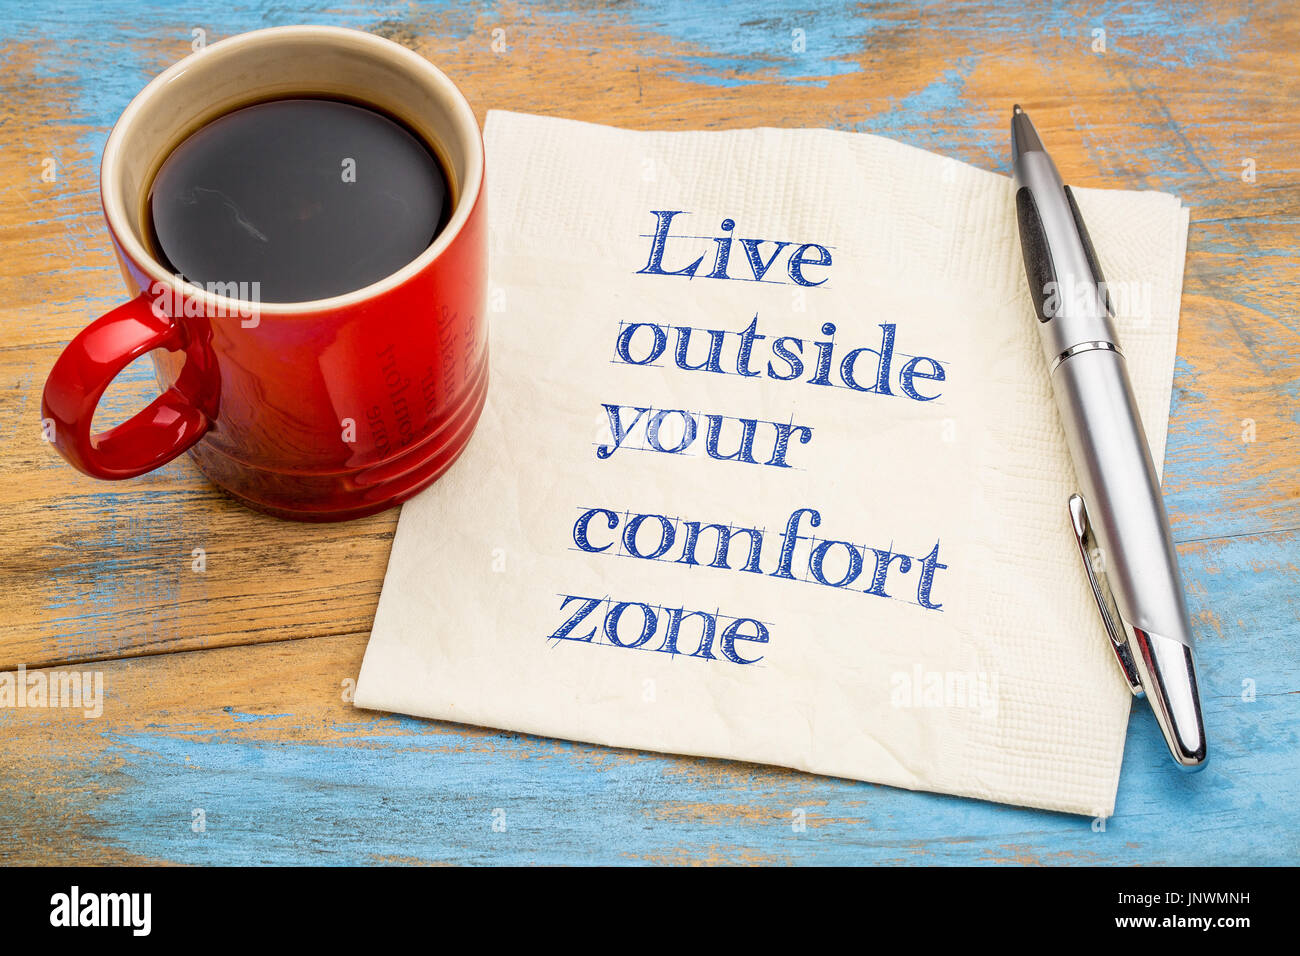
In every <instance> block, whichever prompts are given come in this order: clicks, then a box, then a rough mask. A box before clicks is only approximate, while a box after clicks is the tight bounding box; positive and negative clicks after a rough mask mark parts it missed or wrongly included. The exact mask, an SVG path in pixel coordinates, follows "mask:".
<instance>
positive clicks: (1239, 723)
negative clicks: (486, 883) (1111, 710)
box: [0, 533, 1300, 865]
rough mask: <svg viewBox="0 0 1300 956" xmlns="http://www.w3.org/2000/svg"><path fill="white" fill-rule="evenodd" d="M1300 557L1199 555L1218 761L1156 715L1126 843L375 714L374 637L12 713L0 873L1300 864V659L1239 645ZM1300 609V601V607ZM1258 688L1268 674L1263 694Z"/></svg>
mask: <svg viewBox="0 0 1300 956" xmlns="http://www.w3.org/2000/svg"><path fill="white" fill-rule="evenodd" d="M1283 539H1285V540H1283ZM1298 546H1300V535H1297V534H1295V533H1291V534H1289V535H1264V536H1261V541H1260V544H1259V546H1258V547H1247V546H1246V545H1243V543H1242V539H1240V538H1233V539H1220V540H1216V541H1212V542H1201V543H1198V544H1196V545H1193V546H1189V547H1187V548H1185V549H1184V555H1183V556H1184V560H1185V561H1186V563H1187V564H1188V566H1189V568H1190V569H1191V570H1192V573H1193V575H1194V576H1195V578H1196V579H1197V580H1202V581H1205V582H1207V583H1208V586H1207V590H1205V591H1204V592H1199V593H1195V594H1194V595H1193V603H1194V606H1195V607H1196V609H1197V612H1198V617H1199V618H1200V620H1201V621H1202V622H1203V623H1204V624H1205V625H1206V626H1205V628H1204V629H1203V630H1204V632H1205V637H1204V641H1205V643H1206V644H1207V645H1209V646H1208V647H1207V652H1206V653H1205V655H1204V656H1203V658H1202V660H1203V662H1205V667H1204V668H1203V672H1202V682H1203V688H1204V693H1205V698H1206V699H1205V703H1206V719H1207V721H1208V723H1209V726H1210V728H1211V732H1212V734H1213V743H1214V745H1215V747H1216V753H1215V757H1214V762H1213V763H1212V764H1211V766H1210V767H1209V768H1208V769H1207V770H1206V771H1204V772H1203V773H1202V774H1199V775H1196V776H1185V775H1182V774H1179V773H1177V772H1176V771H1174V770H1173V768H1172V767H1170V766H1169V765H1168V761H1167V757H1166V756H1165V754H1164V743H1163V741H1162V740H1161V739H1160V737H1159V734H1158V732H1157V731H1156V730H1155V727H1154V722H1153V721H1152V720H1151V719H1150V716H1149V715H1148V714H1145V713H1142V712H1135V716H1134V719H1133V722H1132V726H1131V734H1130V739H1129V742H1128V748H1127V754H1126V763H1125V772H1124V776H1123V780H1122V783H1121V785H1120V793H1119V798H1118V801H1117V804H1116V813H1115V816H1114V817H1112V818H1111V819H1110V820H1108V821H1106V826H1105V829H1104V830H1099V829H1097V826H1098V825H1096V824H1095V822H1094V821H1091V820H1088V819H1086V818H1080V817H1072V816H1068V815H1063V814H1051V813H1044V812H1039V811H1032V810H1021V809H1015V808H1010V807H996V806H993V805H990V804H981V803H978V802H975V801H969V800H961V799H958V798H953V797H944V796H939V795H935V794H922V793H910V792H907V791H901V790H895V789H892V788H889V787H878V786H872V785H869V784H860V783H854V782H850V781H844V780H834V779H828V778H823V777H814V776H811V775H808V774H802V773H798V772H795V771H789V770H783V769H778V768H772V767H762V766H756V765H751V764H739V763H731V762H726V761H717V760H703V759H695V758H680V757H665V756H657V755H647V754H639V753H635V752H631V751H623V750H612V749H609V748H604V747H597V746H593V745H587V744H574V743H567V742H564V741H555V740H546V739H541V738H535V737H526V736H521V735H517V734H511V733H505V732H500V731H494V730H487V729H481V728H470V727H463V726H457V725H451V724H442V723H436V722H432V721H423V720H417V719H414V718H405V717H394V716H390V715H380V714H374V713H370V712H365V711H358V710H355V709H353V708H352V706H351V705H350V704H349V703H348V702H347V701H346V700H345V695H346V693H347V691H348V689H349V681H350V680H351V679H352V678H353V677H354V676H355V674H356V673H357V669H358V666H359V664H360V661H361V655H362V652H363V650H364V648H365V634H364V633H360V634H351V635H340V636H335V637H327V638H318V639H314V640H294V641H286V642H282V643H276V644H260V645H249V646H243V647H232V648H221V649H209V650H203V651H197V652H188V653H172V654H161V655H156V656H151V657H145V658H137V659H131V660H123V661H115V662H109V663H104V664H99V665H94V666H93V668H91V667H87V668H84V669H86V670H90V669H95V670H98V671H100V672H101V673H102V674H103V679H104V690H105V703H104V711H103V714H102V716H100V717H98V718H87V717H85V716H84V715H83V713H82V712H81V711H77V710H72V709H57V710H53V709H47V710H32V709H14V710H8V711H5V710H0V733H2V734H3V738H4V741H5V743H4V746H3V747H0V779H3V781H4V787H3V790H2V791H0V793H2V794H3V799H0V862H4V863H31V862H69V863H70V862H78V861H86V860H100V861H108V862H117V861H149V862H167V863H227V864H256V863H267V862H276V863H290V864H295V863H321V862H330V863H351V864H361V863H372V862H403V863H490V862H509V863H614V864H617V863H635V862H647V861H649V862H674V863H753V862H782V863H784V862H804V863H838V864H845V863H969V864H982V863H1004V862H1016V863H1054V864H1089V863H1097V862H1112V863H1124V864H1132V863H1147V864H1158V863H1184V864H1186V863H1198V864H1216V865H1218V864H1230V863H1294V862H1295V861H1296V859H1297V858H1298V857H1300V832H1297V830H1296V827H1295V816H1294V812H1295V797H1294V792H1293V791H1292V790H1291V789H1290V786H1289V783H1288V781H1289V780H1290V779H1291V778H1292V777H1293V774H1294V757H1293V755H1294V752H1295V747H1296V745H1297V743H1300V741H1298V740H1297V727H1298V726H1300V724H1298V723H1297V704H1296V698H1297V696H1298V695H1297V694H1296V693H1295V692H1294V688H1295V687H1296V686H1297V680H1298V679H1300V664H1298V663H1297V661H1296V659H1295V656H1294V654H1293V653H1292V652H1291V648H1289V647H1286V646H1283V645H1282V644H1280V643H1278V642H1276V641H1274V640H1272V639H1271V638H1272V635H1268V634H1265V633H1258V634H1257V639H1256V640H1255V641H1250V640H1241V639H1233V637H1232V635H1233V634H1234V633H1236V632H1238V631H1244V632H1245V633H1248V634H1252V633H1256V628H1257V627H1258V626H1259V625H1261V624H1265V623H1266V622H1267V613H1266V612H1263V611H1261V609H1260V605H1261V601H1260V600H1259V596H1258V594H1256V593H1254V591H1255V590H1256V589H1259V590H1261V591H1262V592H1263V593H1265V594H1266V595H1267V594H1272V593H1274V592H1276V590H1277V584H1278V582H1279V580H1282V579H1283V575H1284V573H1285V572H1286V570H1287V565H1288V563H1290V562H1291V561H1292V558H1293V556H1294V553H1295V551H1296V549H1297V547H1298ZM1243 555H1247V556H1249V560H1250V561H1252V562H1254V566H1253V567H1246V566H1245V562H1243V560H1242V556H1243ZM1290 570H1291V573H1294V568H1293V567H1292V568H1291V569H1290ZM1255 582H1261V583H1255ZM1288 603H1289V611H1290V613H1292V614H1294V613H1296V612H1297V611H1298V610H1300V598H1298V597H1297V595H1295V594H1294V593H1292V594H1290V595H1289V598H1288ZM1211 609H1212V610H1211ZM1245 679H1252V680H1254V681H1255V682H1256V686H1255V688H1254V690H1255V693H1254V699H1253V700H1250V701H1248V700H1245V699H1243V695H1242V690H1243V688H1242V681H1243V680H1245ZM665 706H667V705H665ZM195 810H202V811H203V822H204V827H205V828H204V830H203V831H202V832H195V831H194V829H193V828H192V824H193V822H194V819H195V817H194V811H195ZM800 823H802V829H801V828H800V826H799V824H800ZM494 824H495V825H497V826H500V825H502V824H504V827H505V829H504V830H498V829H494Z"/></svg>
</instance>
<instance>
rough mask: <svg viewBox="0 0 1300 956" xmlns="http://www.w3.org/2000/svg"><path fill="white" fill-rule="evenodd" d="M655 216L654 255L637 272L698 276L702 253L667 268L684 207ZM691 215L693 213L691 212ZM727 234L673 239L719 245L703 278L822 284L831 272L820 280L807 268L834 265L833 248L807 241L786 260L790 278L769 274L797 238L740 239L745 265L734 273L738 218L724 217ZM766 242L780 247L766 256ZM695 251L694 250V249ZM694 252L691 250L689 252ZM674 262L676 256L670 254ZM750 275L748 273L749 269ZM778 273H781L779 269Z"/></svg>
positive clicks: (651, 247)
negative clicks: (676, 222)
mask: <svg viewBox="0 0 1300 956" xmlns="http://www.w3.org/2000/svg"><path fill="white" fill-rule="evenodd" d="M651 212H652V213H653V214H654V216H655V231H654V233H653V234H652V235H651V236H649V237H648V238H649V239H650V259H649V261H648V262H647V263H646V264H645V267H644V268H642V269H638V270H637V275H652V276H684V277H685V278H687V279H693V278H695V275H696V273H697V272H698V271H699V268H700V265H701V264H702V263H703V262H704V256H703V255H701V256H700V257H699V258H697V259H696V260H695V261H694V262H691V263H688V264H687V265H684V266H682V267H681V268H680V269H674V270H669V269H665V268H664V257H665V256H666V255H667V253H668V238H669V236H668V231H669V230H670V229H671V228H672V224H673V219H674V218H675V217H676V216H679V215H681V214H682V210H681V209H652V210H651ZM687 215H690V213H687ZM721 228H722V232H723V235H721V236H717V237H711V236H677V237H675V242H674V243H673V248H674V250H676V249H677V247H678V246H680V245H684V244H689V243H691V241H692V240H693V241H694V242H695V244H696V245H698V242H699V241H700V240H704V241H706V242H712V243H714V244H715V245H716V248H715V249H714V250H713V267H712V270H711V271H710V272H709V273H708V274H707V275H705V276H703V278H706V279H732V280H737V279H739V280H743V281H745V282H781V283H785V284H786V285H789V284H790V283H794V284H795V285H802V286H818V285H822V284H823V283H824V282H825V281H826V280H827V278H829V276H822V278H820V279H818V280H817V281H815V282H814V281H813V280H812V279H809V278H808V277H807V276H805V275H804V270H805V269H807V268H808V267H809V266H812V267H816V268H830V264H831V251H830V250H829V249H827V248H826V247H825V246H823V245H819V244H817V243H815V242H805V243H802V244H800V245H798V246H795V247H794V249H793V250H791V252H790V255H789V256H788V257H787V259H786V261H785V274H786V275H788V276H789V277H790V282H786V281H785V280H784V279H780V278H771V279H769V278H766V276H767V275H768V273H770V272H771V270H772V266H773V265H775V264H776V261H777V259H779V258H780V257H781V254H782V253H783V252H784V251H785V250H786V249H787V248H789V247H791V246H794V243H793V242H786V241H781V240H777V239H736V240H735V241H736V242H738V243H740V248H741V250H742V252H743V253H744V261H745V265H742V266H740V267H739V269H738V270H737V271H738V272H739V274H737V275H731V274H730V273H729V272H728V269H729V268H730V267H731V248H732V245H731V244H732V241H733V240H732V236H731V231H732V230H733V229H735V228H736V220H734V219H724V220H722V225H721ZM683 240H686V242H685V243H684V242H683ZM765 242H770V243H772V244H773V245H774V246H775V247H776V248H775V249H773V250H772V251H771V254H769V255H767V257H766V258H764V253H763V252H762V251H761V249H760V247H761V246H762V245H763V243H765ZM691 251H694V250H691ZM689 254H690V253H689V252H688V253H687V255H689ZM669 261H670V262H672V261H675V259H673V258H670V260H669ZM746 268H747V270H748V273H749V274H748V275H745V274H744V272H745V270H746ZM777 275H778V276H779V275H780V271H779V270H778V272H777Z"/></svg>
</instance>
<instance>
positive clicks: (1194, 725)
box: [1011, 106, 1206, 770]
mask: <svg viewBox="0 0 1300 956" xmlns="http://www.w3.org/2000/svg"><path fill="white" fill-rule="evenodd" d="M1011 163H1012V166H1013V169H1014V172H1015V188H1016V215H1017V221H1018V223H1019V226H1020V243H1021V247H1022V249H1023V251H1024V259H1025V275H1026V277H1027V278H1028V280H1029V291H1030V297H1031V298H1032V299H1033V300H1034V308H1035V311H1036V312H1037V314H1038V320H1039V321H1038V327H1039V332H1040V334H1041V336H1042V343H1043V351H1044V354H1045V357H1046V359H1047V365H1048V367H1049V369H1050V372H1049V374H1050V376H1051V380H1052V391H1053V393H1054V394H1055V396H1056V405H1057V408H1058V409H1059V410H1060V413H1061V424H1062V425H1063V426H1064V428H1065V437H1066V442H1067V444H1068V445H1069V449H1070V457H1071V460H1072V461H1073V462H1074V471H1075V477H1076V479H1077V481H1078V486H1079V493H1078V494H1075V495H1073V496H1071V498H1070V500H1069V513H1070V522H1071V525H1072V527H1073V530H1074V534H1075V538H1076V540H1077V542H1078V545H1079V554H1080V555H1081V557H1082V558H1083V566H1084V570H1085V572H1086V573H1087V575H1088V581H1089V583H1090V584H1091V585H1092V592H1093V596H1094V597H1095V598H1096V599H1097V606H1098V608H1099V609H1100V610H1101V617H1102V621H1103V622H1104V623H1105V625H1106V630H1107V632H1108V634H1109V637H1110V643H1111V647H1112V649H1113V650H1114V652H1115V657H1116V659H1117V660H1118V661H1119V666H1120V671H1121V672H1122V673H1123V675H1124V679H1125V680H1126V681H1127V682H1128V686H1129V689H1130V690H1131V691H1132V692H1133V694H1134V696H1137V697H1141V696H1144V695H1145V696H1146V698H1147V700H1148V701H1149V702H1150V704H1151V709H1152V710H1153V711H1154V712H1155V715H1156V721H1157V722H1158V723H1159V725H1160V730H1161V732H1162V733H1163V734H1164V737H1165V742H1166V743H1168V745H1169V751H1170V753H1171V754H1173V757H1174V760H1175V761H1176V762H1177V763H1178V765H1179V766H1180V767H1182V768H1183V769H1185V770H1197V769H1200V767H1202V766H1203V765H1204V764H1205V759H1206V753H1205V726H1204V723H1203V721H1202V719H1201V701H1200V695H1199V693H1198V691H1197V687H1196V670H1195V667H1194V666H1193V662H1192V628H1191V622H1190V620H1189V618H1188V615H1187V605H1186V603H1185V602H1184V599H1183V589H1182V583H1181V579H1180V577H1179V573H1178V559H1177V555H1176V554H1175V551H1174V543H1173V538H1172V537H1171V536H1170V533H1169V520H1168V518H1167V517H1166V515H1165V509H1164V502H1163V500H1162V498H1161V496H1160V483H1159V481H1158V480H1157V478H1156V472H1155V466H1154V465H1153V464H1152V462H1151V452H1150V449H1149V448H1148V446H1147V440H1146V435H1145V433H1144V432H1143V430H1142V421H1141V418H1140V417H1139V415H1138V410H1137V404H1136V402H1135V401H1134V399H1133V389H1132V386H1131V385H1130V384H1129V378H1128V372H1127V370H1126V368H1125V360H1124V354H1123V352H1121V351H1120V348H1119V343H1118V339H1117V336H1116V335H1115V325H1114V322H1113V318H1112V316H1113V309H1112V305H1111V298H1110V296H1109V294H1108V293H1107V291H1106V284H1105V280H1104V279H1103V278H1102V273H1101V268H1100V267H1099V266H1098V264H1097V256H1096V253H1095V251H1094V250H1093V247H1092V241H1091V240H1090V239H1089V237H1088V230H1087V228H1086V227H1085V226H1084V224H1083V217H1082V216H1081V215H1080V213H1079V206H1078V204H1077V203H1076V202H1075V197H1074V194H1073V193H1072V192H1071V190H1070V187H1069V186H1065V185H1063V184H1062V182H1061V176H1060V174H1059V173H1058V172H1057V171H1056V165H1055V164H1054V163H1053V162H1052V158H1051V157H1050V156H1049V155H1048V154H1047V151H1046V150H1045V149H1044V148H1043V143H1042V141H1041V140H1040V139H1039V138H1038V133H1037V132H1036V131H1035V130H1034V126H1033V124H1032V123H1031V122H1030V121H1029V116H1028V115H1027V114H1026V113H1025V111H1024V110H1022V109H1021V108H1020V107H1019V106H1016V107H1015V108H1014V109H1013V111H1012V115H1011Z"/></svg>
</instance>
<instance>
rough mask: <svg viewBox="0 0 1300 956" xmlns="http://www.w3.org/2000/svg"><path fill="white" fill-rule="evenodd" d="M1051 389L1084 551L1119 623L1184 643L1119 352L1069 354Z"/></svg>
mask: <svg viewBox="0 0 1300 956" xmlns="http://www.w3.org/2000/svg"><path fill="white" fill-rule="evenodd" d="M1052 386H1053V391H1054V393H1055V395H1056V404H1057V407H1058V409H1059V410H1060V413H1061V422H1062V424H1063V426H1064V428H1065V436H1066V441H1067V443H1068V445H1069V449H1070V458H1071V460H1072V461H1073V462H1074V470H1075V475H1076V478H1077V480H1078V483H1079V492H1080V494H1081V495H1082V496H1083V500H1084V505H1085V507H1086V508H1087V513H1088V521H1089V523H1090V524H1091V526H1092V528H1093V530H1094V533H1095V535H1096V538H1097V544H1098V547H1099V549H1100V552H1101V553H1100V554H1099V555H1093V556H1090V560H1092V561H1093V562H1094V568H1095V569H1096V570H1098V571H1100V572H1102V573H1104V575H1105V577H1106V581H1107V583H1108V584H1109V586H1110V589H1111V592H1112V593H1113V594H1114V596H1115V603H1116V605H1117V607H1118V610H1119V612H1120V614H1121V616H1122V617H1123V618H1124V620H1125V621H1127V622H1128V623H1129V624H1131V625H1133V626H1134V627H1136V628H1140V629H1141V630H1143V631H1147V632H1150V633H1154V634H1158V635H1161V636H1163V637H1165V638H1169V639H1172V640H1174V641H1177V642H1178V643H1180V644H1183V645H1185V646H1190V644H1191V624H1190V620H1189V618H1188V614H1187V606H1186V603H1185V601H1184V598H1183V588H1182V581H1181V579H1180V575H1179V573H1178V557H1177V553H1176V552H1175V550H1174V543H1173V538H1172V536H1171V535H1170V532H1169V520H1168V518H1167V517H1166V515H1165V509H1164V501H1163V499H1162V497H1161V494H1160V483H1159V480H1158V479H1157V477H1156V471H1155V465H1154V464H1153V463H1152V460H1151V451H1150V448H1149V447H1148V446H1147V440H1146V435H1145V433H1144V432H1143V429H1142V419H1141V416H1140V415H1139V413H1138V409H1137V403H1136V402H1135V401H1134V398H1133V390H1132V387H1131V385H1130V383H1129V379H1128V373H1127V370H1126V368H1125V361H1124V357H1123V355H1121V354H1120V353H1119V352H1117V351H1115V350H1113V349H1108V348H1095V349H1090V350H1087V351H1082V352H1077V353H1075V354H1072V355H1069V356H1068V357H1066V358H1064V359H1062V360H1061V361H1060V363H1059V364H1058V365H1057V367H1056V368H1055V370H1054V371H1053V373H1052Z"/></svg>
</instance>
